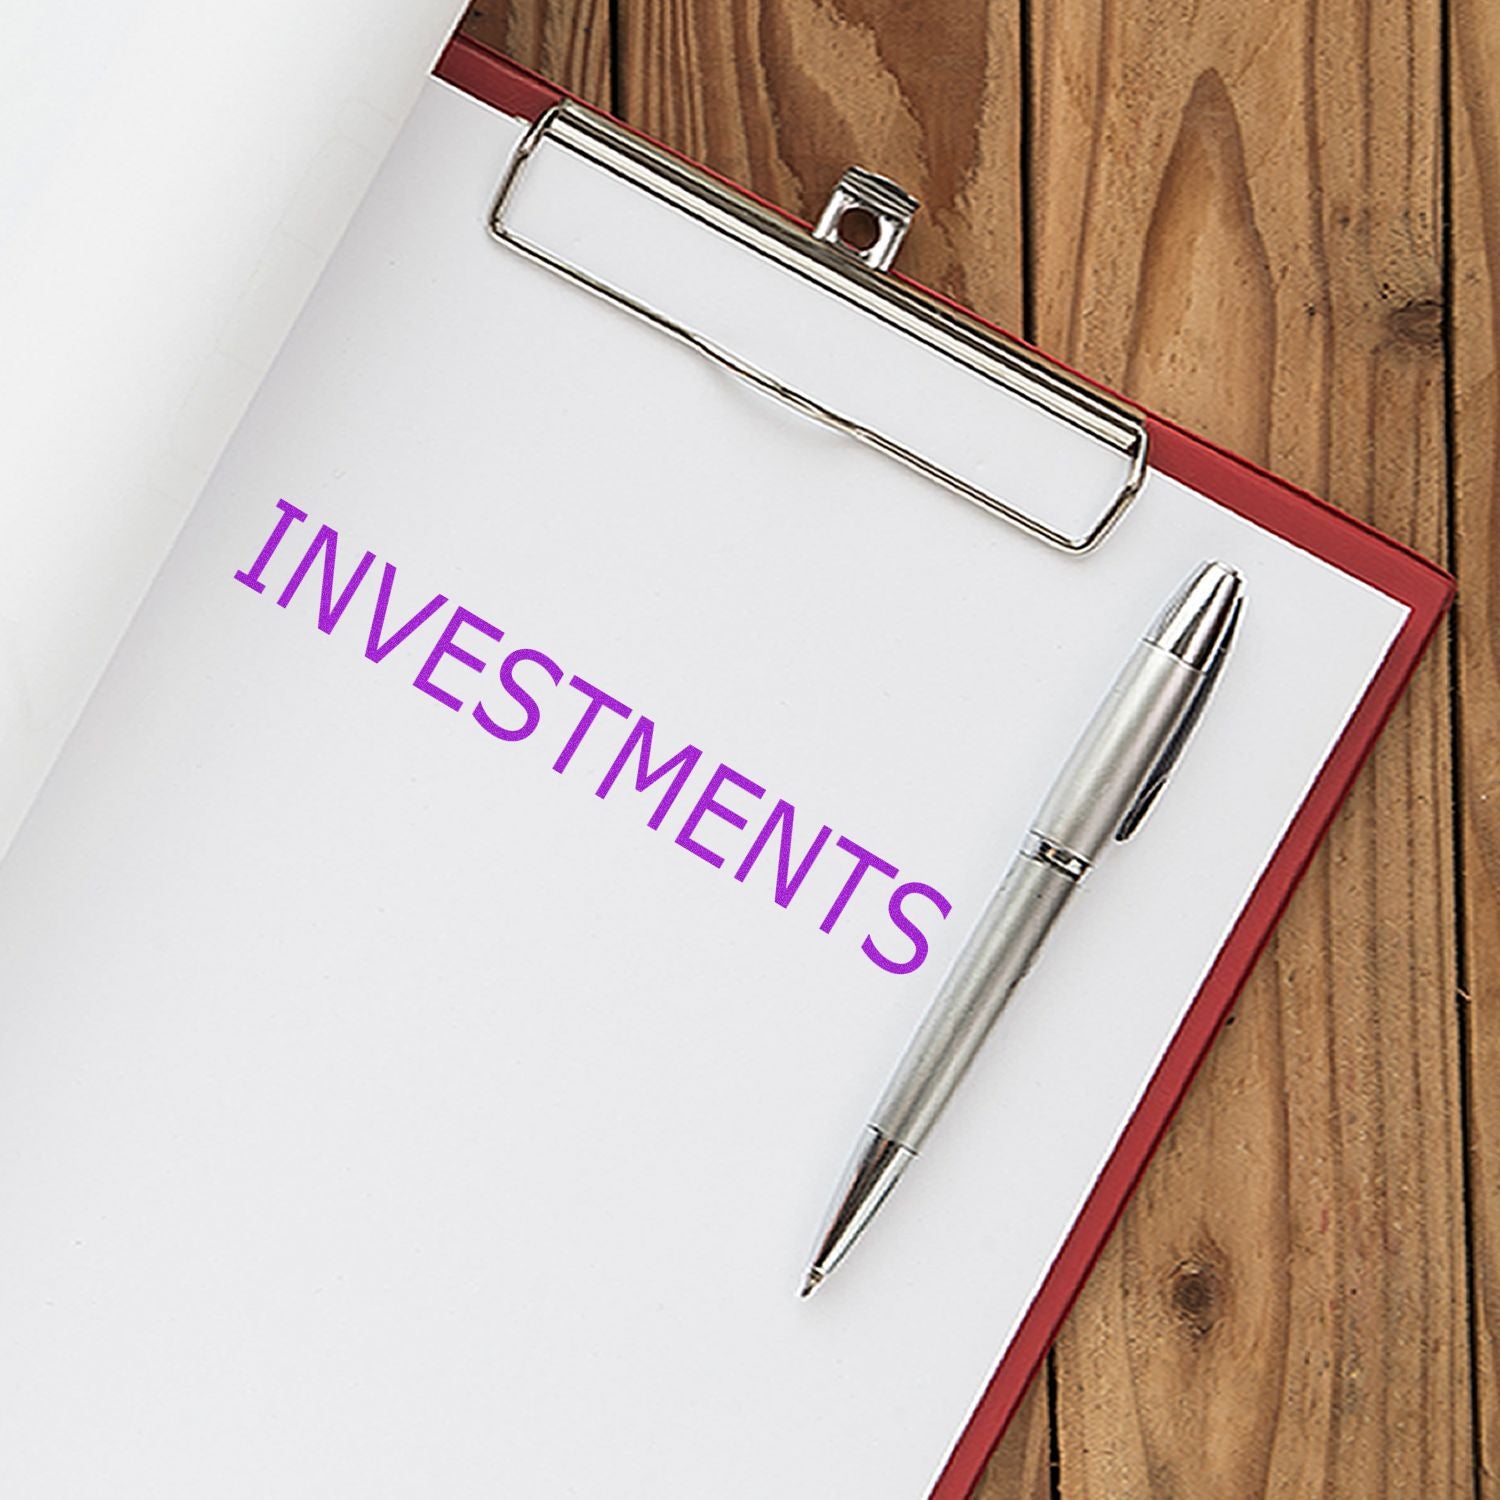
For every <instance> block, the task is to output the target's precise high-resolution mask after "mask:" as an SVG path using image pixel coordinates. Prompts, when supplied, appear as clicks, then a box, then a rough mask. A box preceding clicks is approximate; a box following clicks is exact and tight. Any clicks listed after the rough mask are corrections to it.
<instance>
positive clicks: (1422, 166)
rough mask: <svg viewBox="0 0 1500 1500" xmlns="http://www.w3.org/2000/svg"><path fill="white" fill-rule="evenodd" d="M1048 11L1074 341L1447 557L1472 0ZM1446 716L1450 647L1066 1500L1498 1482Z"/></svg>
mask: <svg viewBox="0 0 1500 1500" xmlns="http://www.w3.org/2000/svg"><path fill="white" fill-rule="evenodd" d="M1477 8H1478V7H1476V9H1477ZM1033 15H1034V17H1035V30H1034V35H1033V38H1032V44H1033V63H1032V67H1031V70H1030V73H1031V78H1032V80H1033V87H1034V91H1035V92H1034V97H1033V109H1034V117H1035V121H1036V129H1035V136H1034V155H1033V161H1032V168H1033V176H1032V184H1033V187H1032V194H1033V198H1032V201H1033V203H1034V205H1035V221H1034V238H1033V244H1034V263H1033V264H1034V269H1035V274H1036V281H1035V287H1034V296H1035V306H1036V318H1037V337H1038V340H1039V342H1040V343H1041V344H1042V345H1043V346H1044V347H1047V348H1051V349H1053V350H1055V351H1057V352H1058V353H1060V354H1062V355H1063V356H1064V357H1066V358H1067V359H1068V360H1070V361H1071V362H1072V363H1074V364H1076V365H1078V366H1079V367H1081V368H1082V369H1083V370H1085V371H1086V372H1088V373H1091V374H1094V375H1097V376H1098V377H1100V378H1102V379H1103V380H1105V381H1107V382H1109V383H1110V384H1113V385H1117V386H1119V387H1121V388H1123V389H1125V390H1128V391H1129V392H1130V393H1131V394H1132V395H1134V396H1136V397H1138V398H1139V399H1141V400H1143V401H1145V402H1146V403H1147V404H1149V405H1152V406H1154V407H1156V408H1158V409H1160V410H1162V411H1164V412H1166V413H1168V414H1170V415H1173V416H1176V417H1179V418H1181V419H1182V420H1184V421H1185V422H1187V423H1189V424H1190V425H1192V426H1194V427H1196V428H1198V429H1199V430H1201V431H1203V432H1205V433H1206V434H1207V435H1209V436H1211V437H1213V438H1216V439H1218V440H1219V441H1221V442H1223V443H1225V444H1227V445H1228V446H1230V447H1232V448H1235V449H1238V450H1239V451H1241V452H1243V453H1245V454H1247V455H1248V456H1250V457H1252V458H1255V459H1257V460H1262V461H1265V462H1267V463H1269V464H1270V465H1271V466H1272V467H1273V468H1276V469H1278V470H1280V471H1281V472H1284V473H1286V474H1287V475H1289V476H1290V477H1291V478H1293V479H1296V480H1298V481H1301V482H1302V483H1305V484H1307V485H1308V486H1309V487H1311V488H1313V489H1315V490H1317V491H1319V492H1321V493H1323V494H1325V495H1327V496H1328V497H1329V498H1330V499H1332V500H1333V501H1334V502H1335V503H1338V504H1340V505H1343V506H1344V507H1345V508H1347V509H1349V510H1352V511H1354V512H1355V513H1356V514H1358V515H1361V516H1364V517H1366V518H1368V519H1370V520H1372V521H1374V522H1375V523H1376V524H1377V525H1379V526H1382V527H1383V528H1385V529H1387V530H1389V531H1391V532H1393V533H1394V534H1395V535H1397V536H1398V537H1401V538H1403V539H1405V540H1407V541H1408V542H1410V543H1411V544H1412V545H1413V546H1415V547H1417V548H1418V549H1419V550H1421V551H1423V552H1425V553H1426V554H1427V555H1429V556H1433V557H1438V558H1441V557H1442V556H1443V555H1444V552H1445V542H1446V535H1445V533H1446V526H1445V505H1444V494H1443V472H1444V460H1445V453H1444V440H1443V433H1444V399H1443V397H1444V393H1443V379H1444V348H1443V336H1442V296H1443V262H1442V247H1441V244H1440V214H1439V194H1440V189H1441V181H1440V171H1441V162H1442V152H1441V140H1440V119H1441V101H1440V98H1439V88H1440V37H1441V24H1440V22H1441V18H1440V11H1439V5H1438V3H1437V0H1412V3H1411V4H1409V5H1402V4H1400V3H1396V0H1389V3H1388V0H1349V3H1347V4H1341V5H1337V6H1328V5H1323V6H1319V5H1317V4H1315V3H1313V0H1302V3H1287V0H1203V3H1200V4H1199V5H1197V6H1195V7H1193V8H1191V9H1189V10H1184V8H1183V7H1182V6H1180V5H1178V4H1175V3H1172V0H1140V3H1138V4H1136V5H1133V6H1130V7H1116V6H1114V5H1112V4H1110V3H1109V0H1089V3H1079V4H1076V5H1072V6H1069V7H1060V8H1054V7H1048V6H1039V7H1036V8H1035V10H1034V11H1033ZM1449 727H1450V726H1449V714H1448V694H1447V681H1446V661H1445V659H1444V654H1443V652H1442V651H1441V650H1440V651H1438V652H1436V653H1434V655H1433V656H1432V657H1430V658H1429V659H1428V660H1427V662H1426V663H1425V664H1424V665H1423V667H1422V668H1421V670H1420V672H1419V674H1418V677H1417V680H1416V682H1415V684H1414V686H1413V690H1412V691H1411V693H1410V694H1409V695H1408V697H1407V698H1406V700H1405V702H1404V703H1403V705H1402V707H1401V709H1400V710H1399V712H1398V714H1397V716H1396V718H1395V719H1394V720H1393V722H1392V724H1391V726H1390V728H1389V729H1388V730H1387V732H1386V734H1385V737H1384V739H1383V740H1382V742H1381V744H1380V746H1379V748H1378V749H1377V751H1376V753H1375V756H1374V758H1373V763H1372V765H1371V766H1370V767H1369V768H1368V769H1367V770H1366V772H1365V773H1364V775H1363V777H1362V778H1361V781H1360V783H1359V785H1358V787H1357V789H1356V791H1355V794H1354V796H1353V798H1352V799H1351V802H1350V804H1349V805H1348V806H1347V807H1346V808H1345V810H1344V812H1343V813H1342V814H1341V816H1340V817H1339V819H1338V821H1337V824H1336V827H1335V829H1334V831H1333V833H1332V836H1331V838H1330V840H1329V843H1328V846H1327V847H1325V849H1324V851H1323V854H1322V855H1321V857H1320V858H1319V859H1318V861H1317V862H1316V865H1315V867H1314V869H1313V870H1312V872H1311V874H1310V877H1309V879H1308V880H1307V881H1306V882H1305V883H1304V885H1303V887H1302V889H1301V890H1300V891H1299V893H1298V895H1297V897H1296V898H1295V900H1294V902H1293V904H1292V908H1291V911H1290V912H1289V914H1288V917H1287V918H1286V920H1285V922H1284V923H1283V925H1282V927H1281V929H1280V932H1279V935H1278V937H1277V939H1276V941H1275V943H1274V945H1273V947H1272V949H1271V950H1270V951H1269V953H1268V954H1267V956H1266V958H1265V959H1264V960H1263V962H1262V963H1261V965H1260V966H1259V968H1258V970H1257V973H1256V975H1255V976H1254V979H1253V981H1252V983H1251V984H1250V986H1249V987H1248V989H1247V991H1246V993H1245V994H1244V996H1243V997H1242V999H1241V1002H1240V1004H1239V1007H1238V1012H1237V1019H1236V1022H1235V1024H1233V1025H1232V1026H1230V1027H1229V1028H1228V1029H1227V1031H1226V1033H1225V1035H1224V1036H1223V1037H1222V1038H1221V1040H1220V1041H1219V1043H1218V1044H1217V1045H1216V1047H1215V1049H1214V1051H1213V1053H1212V1055H1211V1057H1210V1059H1209V1061H1208V1063H1207V1065H1206V1067H1205V1070H1204V1072H1203V1074H1202V1075H1201V1076H1200V1078H1199V1080H1198V1081H1197V1083H1196V1084H1195V1085H1194V1087H1193V1089H1192V1091H1191V1093H1190V1095H1189V1097H1188V1100H1187V1101H1186V1104H1185V1106H1184V1108H1183V1110H1182V1113H1181V1114H1180V1116H1179V1118H1178V1120H1177V1122H1176V1124H1175V1126H1174V1128H1173V1130H1172V1132H1171V1133H1170V1136H1169V1138H1168V1140H1167V1142H1166V1143H1165V1146H1164V1149H1163V1150H1162V1151H1161V1152H1160V1153H1159V1155H1158V1157H1157V1159H1156V1160H1155V1161H1154V1162H1153V1164H1152V1166H1151V1168H1150V1169H1149V1171H1148V1173H1147V1176H1146V1179H1145V1181H1144V1183H1143V1186H1142V1189H1141V1191H1140V1193H1139V1195H1138V1197H1137V1199H1136V1200H1135V1202H1134V1204H1133V1205H1132V1207H1131V1209H1130V1210H1129V1212H1128V1213H1127V1216H1126V1218H1125V1220H1124V1222H1123V1224H1122V1227H1121V1229H1120V1231H1119V1232H1118V1233H1117V1234H1116V1236H1115V1238H1114V1240H1113V1241H1112V1243H1111V1245H1110V1247H1109V1249H1108V1250H1107V1252H1106V1254H1105V1256H1104V1257H1103V1259H1102V1260H1101V1263H1100V1265H1099V1266H1098V1268H1097V1269H1096V1271H1095V1273H1094V1276H1093V1277H1092V1279H1091V1281H1090V1283H1089V1286H1088V1287H1087V1288H1086V1290H1085V1293H1084V1296H1083V1297H1082V1299H1081V1300H1080V1303H1079V1305H1078V1307H1077V1308H1076V1309H1075V1311H1074V1314H1073V1316H1072V1318H1071V1319H1070V1322H1069V1324H1068V1326H1067V1328H1066V1330H1065V1332H1064V1335H1063V1338H1062V1340H1061V1341H1060V1343H1059V1346H1058V1350H1057V1352H1056V1355H1055V1358H1056V1360H1057V1367H1058V1390H1057V1403H1058V1409H1057V1414H1056V1419H1057V1422H1058V1429H1059V1451H1060V1480H1061V1493H1062V1495H1063V1496H1064V1497H1067V1500H1081V1497H1095V1496H1097V1497H1100V1500H1104V1497H1108V1500H1121V1497H1126V1496H1147V1495H1150V1496H1188V1495H1246V1496H1249V1495H1278V1496H1279V1495H1307V1494H1318V1495H1322V1496H1349V1497H1360V1500H1366V1497H1369V1496H1372V1495H1439V1494H1441V1495H1445V1496H1448V1495H1465V1494H1469V1493H1471V1491H1472V1479H1473V1473H1472V1466H1471V1452H1470V1437H1469V1420H1468V1403H1469V1386H1468V1379H1469V1370H1468V1359H1467V1355H1468V1345H1467V1329H1466V1293H1465V1263H1464V1243H1463V1233H1462V1217H1461V1205H1462V1202H1463V1187H1462V1170H1461V1143H1460V1132H1461V1119H1460V1090H1459V1070H1458V1037H1457V1024H1456V1021H1457V1016H1456V1010H1455V1007H1454V1004H1453V993H1454V953H1453V942H1452V932H1451V910H1452V901H1453V890H1452V885H1453V880H1452V866H1451V857H1450V849H1451V826H1450V825H1451V814H1450V795H1449V793H1450V786H1449V775H1450V765H1449ZM1246 752H1247V754H1253V753H1254V747H1253V746H1247V747H1246Z"/></svg>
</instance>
